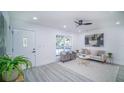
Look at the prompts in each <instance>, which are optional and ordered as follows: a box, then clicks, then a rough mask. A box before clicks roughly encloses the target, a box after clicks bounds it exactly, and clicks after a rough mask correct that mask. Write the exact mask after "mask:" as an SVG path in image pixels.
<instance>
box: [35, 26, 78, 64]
mask: <svg viewBox="0 0 124 93" xmlns="http://www.w3.org/2000/svg"><path fill="white" fill-rule="evenodd" d="M58 33H61V34H65V35H71V36H72V39H73V42H72V50H76V49H77V48H76V43H77V42H76V41H77V40H75V39H76V38H77V34H75V33H69V32H66V31H62V30H58V29H53V28H48V27H40V28H38V29H36V50H37V54H36V62H37V63H36V65H37V66H39V65H44V64H48V63H51V62H56V35H57V34H58Z"/></svg>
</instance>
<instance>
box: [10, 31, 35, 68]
mask: <svg viewBox="0 0 124 93" xmlns="http://www.w3.org/2000/svg"><path fill="white" fill-rule="evenodd" d="M12 34H13V55H14V56H20V55H21V56H25V57H27V58H28V59H29V60H30V61H31V62H32V66H36V62H35V52H36V51H35V32H33V31H23V30H14V31H13V33H12Z"/></svg>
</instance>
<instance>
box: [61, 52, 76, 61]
mask: <svg viewBox="0 0 124 93" xmlns="http://www.w3.org/2000/svg"><path fill="white" fill-rule="evenodd" d="M74 59H76V53H75V52H61V53H60V61H62V62H66V61H69V60H74Z"/></svg>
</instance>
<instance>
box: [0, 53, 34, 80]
mask: <svg viewBox="0 0 124 93" xmlns="http://www.w3.org/2000/svg"><path fill="white" fill-rule="evenodd" d="M31 65H32V64H31V62H30V61H29V60H28V59H27V58H26V57H23V56H17V57H10V56H8V55H5V56H0V81H14V80H16V79H17V78H18V76H19V75H20V74H21V75H23V69H22V67H23V68H24V67H25V69H27V68H29V67H31Z"/></svg>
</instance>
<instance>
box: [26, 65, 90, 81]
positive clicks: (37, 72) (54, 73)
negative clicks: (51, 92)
mask: <svg viewBox="0 0 124 93" xmlns="http://www.w3.org/2000/svg"><path fill="white" fill-rule="evenodd" d="M24 81H25V82H91V81H92V80H90V79H88V78H87V77H85V76H83V75H80V74H79V73H76V72H74V71H72V70H70V69H68V68H65V67H63V66H61V65H59V64H57V63H52V64H48V65H44V66H39V67H34V68H31V69H28V70H25V71H24Z"/></svg>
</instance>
